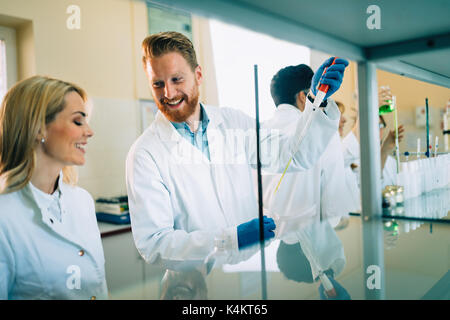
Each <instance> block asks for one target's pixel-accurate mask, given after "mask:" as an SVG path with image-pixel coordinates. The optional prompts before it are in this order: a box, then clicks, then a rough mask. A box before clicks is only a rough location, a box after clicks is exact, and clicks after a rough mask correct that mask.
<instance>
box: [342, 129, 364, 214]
mask: <svg viewBox="0 0 450 320" xmlns="http://www.w3.org/2000/svg"><path fill="white" fill-rule="evenodd" d="M342 148H343V149H342V152H343V154H344V172H345V183H346V185H347V190H348V191H347V192H348V194H349V196H350V197H351V203H352V209H351V210H350V211H351V212H361V190H360V185H361V180H360V169H361V163H360V155H359V141H358V139H357V138H356V136H355V134H354V133H353V132H352V131H350V132H349V133H348V134H347V135H346V136H345V137H344V138H343V139H342ZM351 164H355V165H356V168H355V169H352V168H351V166H350V165H351Z"/></svg>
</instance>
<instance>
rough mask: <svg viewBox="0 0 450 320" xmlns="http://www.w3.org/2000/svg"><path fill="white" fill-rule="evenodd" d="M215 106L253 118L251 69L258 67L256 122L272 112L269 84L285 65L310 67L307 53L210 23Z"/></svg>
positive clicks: (306, 50) (220, 23)
mask: <svg viewBox="0 0 450 320" xmlns="http://www.w3.org/2000/svg"><path fill="white" fill-rule="evenodd" d="M210 28H211V42H212V49H213V56H214V65H215V68H216V78H217V91H218V95H219V96H218V99H219V104H220V106H222V107H232V108H238V109H240V110H242V111H243V112H245V113H246V114H248V115H250V116H252V117H254V116H255V87H254V67H253V66H254V65H255V64H257V65H258V89H259V112H260V115H259V116H260V120H261V121H264V120H267V119H269V118H270V117H271V116H272V115H273V112H274V111H275V108H276V107H275V104H274V103H273V100H272V97H271V95H270V81H271V80H272V77H273V76H274V75H275V73H276V72H278V70H280V69H281V68H284V67H286V66H289V65H298V64H301V63H304V64H307V65H309V64H310V49H309V48H307V47H305V46H300V45H297V44H293V43H290V42H287V41H283V40H278V39H275V38H273V37H270V36H267V35H264V34H260V33H257V32H254V31H250V30H247V29H243V28H240V27H237V26H232V25H227V24H225V23H222V22H219V21H216V20H210Z"/></svg>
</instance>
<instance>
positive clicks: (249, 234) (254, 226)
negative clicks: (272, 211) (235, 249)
mask: <svg viewBox="0 0 450 320" xmlns="http://www.w3.org/2000/svg"><path fill="white" fill-rule="evenodd" d="M263 222H264V239H265V240H268V239H270V238H273V237H275V233H274V232H273V231H272V230H275V222H274V221H273V219H272V218H268V217H266V216H263ZM237 235H238V246H239V249H242V248H245V247H247V246H251V245H253V244H255V243H258V242H259V219H258V218H256V219H253V220H250V221H249V222H245V223H242V224H240V225H238V227H237Z"/></svg>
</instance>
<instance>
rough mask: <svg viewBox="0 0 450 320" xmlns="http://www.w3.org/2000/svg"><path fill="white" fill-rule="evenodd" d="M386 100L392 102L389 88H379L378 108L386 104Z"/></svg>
mask: <svg viewBox="0 0 450 320" xmlns="http://www.w3.org/2000/svg"><path fill="white" fill-rule="evenodd" d="M388 100H391V101H392V92H391V88H389V86H386V87H383V86H381V87H380V88H379V89H378V107H381V106H382V105H385V104H387V101H388Z"/></svg>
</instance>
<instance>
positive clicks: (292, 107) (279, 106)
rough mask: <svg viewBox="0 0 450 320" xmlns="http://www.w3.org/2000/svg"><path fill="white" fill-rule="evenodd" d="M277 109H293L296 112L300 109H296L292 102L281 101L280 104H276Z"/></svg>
mask: <svg viewBox="0 0 450 320" xmlns="http://www.w3.org/2000/svg"><path fill="white" fill-rule="evenodd" d="M277 110H280V111H287V110H289V111H291V110H295V111H297V112H301V111H300V109H298V108H297V107H296V106H293V105H292V104H288V103H282V104H280V105H278V107H277Z"/></svg>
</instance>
